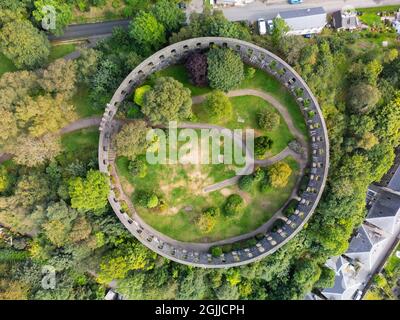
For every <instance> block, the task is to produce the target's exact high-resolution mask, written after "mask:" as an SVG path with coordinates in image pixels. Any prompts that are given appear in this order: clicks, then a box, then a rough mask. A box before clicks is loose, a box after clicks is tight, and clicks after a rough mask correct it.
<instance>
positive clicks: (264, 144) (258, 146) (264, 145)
mask: <svg viewBox="0 0 400 320" xmlns="http://www.w3.org/2000/svg"><path fill="white" fill-rule="evenodd" d="M272 144H273V141H272V139H271V138H269V137H267V136H261V137H257V138H255V139H254V154H255V156H256V157H257V158H262V157H264V156H265V153H266V152H267V151H268V150H270V149H271V147H272Z"/></svg>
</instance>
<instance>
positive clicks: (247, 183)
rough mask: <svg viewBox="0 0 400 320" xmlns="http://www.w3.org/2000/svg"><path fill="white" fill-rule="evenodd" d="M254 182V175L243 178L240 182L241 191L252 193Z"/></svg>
mask: <svg viewBox="0 0 400 320" xmlns="http://www.w3.org/2000/svg"><path fill="white" fill-rule="evenodd" d="M254 182H255V180H254V176H253V175H247V176H242V177H241V178H240V180H239V189H241V190H244V191H251V189H252V188H253V186H254Z"/></svg>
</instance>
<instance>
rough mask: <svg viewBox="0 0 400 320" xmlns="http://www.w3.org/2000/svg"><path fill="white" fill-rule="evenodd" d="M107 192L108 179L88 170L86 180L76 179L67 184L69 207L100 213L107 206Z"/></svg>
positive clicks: (108, 187) (95, 171) (98, 172)
mask: <svg viewBox="0 0 400 320" xmlns="http://www.w3.org/2000/svg"><path fill="white" fill-rule="evenodd" d="M109 190H110V186H109V181H108V178H107V177H106V176H105V175H104V174H103V173H101V172H100V171H97V170H89V172H88V173H87V175H86V179H82V178H81V177H78V178H74V179H72V180H71V181H70V182H69V195H70V197H71V207H72V208H75V209H79V210H83V211H91V210H92V211H95V212H101V210H103V209H104V208H105V207H106V205H107V196H108V193H109Z"/></svg>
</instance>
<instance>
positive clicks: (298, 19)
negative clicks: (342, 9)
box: [278, 7, 326, 30]
mask: <svg viewBox="0 0 400 320" xmlns="http://www.w3.org/2000/svg"><path fill="white" fill-rule="evenodd" d="M278 17H281V18H282V19H283V20H285V22H286V24H287V25H288V26H289V27H290V29H291V30H303V29H312V28H321V27H324V26H325V25H326V11H325V9H324V8H322V7H316V8H308V9H298V10H291V11H284V12H279V13H278Z"/></svg>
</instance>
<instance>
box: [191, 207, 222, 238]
mask: <svg viewBox="0 0 400 320" xmlns="http://www.w3.org/2000/svg"><path fill="white" fill-rule="evenodd" d="M219 215H220V210H219V208H214V207H211V208H208V209H206V210H204V211H203V212H202V214H201V215H200V217H199V218H198V219H197V222H196V225H197V227H198V228H199V229H200V231H201V232H204V233H209V232H210V231H211V230H212V229H214V227H215V225H216V223H217V217H218V216H219Z"/></svg>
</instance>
